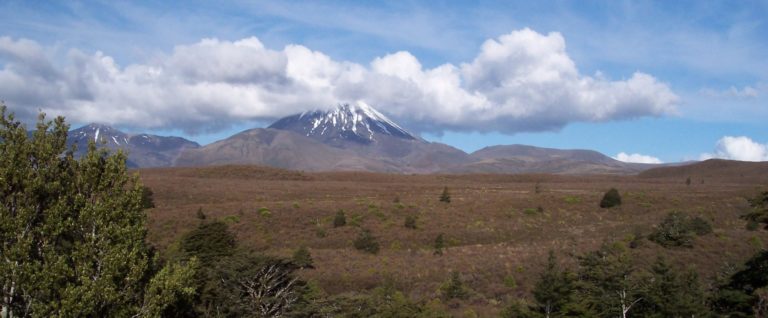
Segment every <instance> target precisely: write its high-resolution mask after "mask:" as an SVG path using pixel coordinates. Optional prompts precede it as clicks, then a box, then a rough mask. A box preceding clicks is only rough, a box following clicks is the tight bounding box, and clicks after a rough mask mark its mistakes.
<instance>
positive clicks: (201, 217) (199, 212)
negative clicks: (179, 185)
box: [196, 208, 206, 220]
mask: <svg viewBox="0 0 768 318" xmlns="http://www.w3.org/2000/svg"><path fill="white" fill-rule="evenodd" d="M196 216H197V218H198V219H199V220H205V218H206V216H205V213H203V208H197V213H196Z"/></svg>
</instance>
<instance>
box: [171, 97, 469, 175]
mask: <svg viewBox="0 0 768 318" xmlns="http://www.w3.org/2000/svg"><path fill="white" fill-rule="evenodd" d="M467 160H468V156H467V154H466V153H464V152H463V151H461V150H459V149H456V148H453V147H451V146H448V145H445V144H440V143H433V142H428V141H425V140H423V139H421V138H418V137H416V136H415V135H413V134H411V133H409V132H408V131H406V130H405V129H403V128H402V127H400V126H399V125H397V124H396V123H394V122H393V121H392V120H390V119H389V118H387V117H386V116H384V115H383V114H381V113H379V112H378V111H376V110H375V109H373V108H371V107H370V106H368V105H365V104H363V103H358V104H356V105H350V104H340V105H338V106H337V107H336V108H334V109H332V110H329V111H320V110H318V111H312V112H304V113H301V114H296V115H292V116H288V117H285V118H282V119H280V120H278V121H276V122H275V123H274V124H272V125H270V126H269V128H266V129H261V128H257V129H251V130H247V131H244V132H241V133H239V134H236V135H234V136H232V137H229V138H227V139H224V140H221V141H218V142H215V143H213V144H211V145H207V146H205V147H202V148H200V149H197V150H189V151H185V152H184V153H183V154H182V156H181V157H180V158H179V160H178V162H177V163H178V164H179V165H215V164H259V165H268V166H272V167H279V168H286V169H293V170H308V171H331V170H358V171H376V172H397V173H429V172H438V171H443V170H445V169H447V168H449V167H452V166H455V165H459V164H463V163H466V162H467Z"/></svg>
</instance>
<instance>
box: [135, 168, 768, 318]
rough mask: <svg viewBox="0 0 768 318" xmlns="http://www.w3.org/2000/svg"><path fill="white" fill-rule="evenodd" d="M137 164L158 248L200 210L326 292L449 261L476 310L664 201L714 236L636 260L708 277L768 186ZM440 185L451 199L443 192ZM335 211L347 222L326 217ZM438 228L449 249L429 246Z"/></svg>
mask: <svg viewBox="0 0 768 318" xmlns="http://www.w3.org/2000/svg"><path fill="white" fill-rule="evenodd" d="M139 173H140V174H141V177H142V180H143V182H144V183H145V184H146V185H147V186H149V187H150V188H151V189H152V190H153V192H154V202H155V208H154V209H151V210H149V217H150V241H151V242H152V243H153V244H155V245H156V246H157V247H159V249H160V250H161V251H165V253H172V252H174V251H176V250H178V248H179V247H178V245H179V243H178V242H179V240H180V238H181V237H182V236H183V235H184V233H186V232H188V231H189V230H191V229H193V228H195V227H196V226H197V225H198V224H200V222H201V220H200V219H199V218H198V217H197V211H198V210H200V209H202V211H205V215H206V216H207V218H208V219H209V220H221V221H223V222H225V223H228V224H229V225H230V229H231V230H232V231H233V232H234V233H235V234H236V236H237V240H238V242H239V244H240V246H244V247H248V248H252V249H254V250H258V251H263V252H266V253H269V254H272V255H276V256H283V257H290V256H291V255H292V254H293V252H294V251H295V250H296V249H298V248H300V247H306V248H308V250H309V251H310V252H311V255H312V263H313V265H314V269H304V270H301V275H302V276H303V277H304V278H306V279H307V280H309V281H310V282H314V283H315V284H317V285H318V286H319V287H320V288H322V289H323V290H324V291H325V292H327V293H330V294H338V293H344V292H350V291H359V290H366V289H370V288H373V287H375V286H377V285H380V284H381V283H382V282H383V281H385V280H386V281H389V282H392V283H394V284H395V285H396V287H398V289H401V290H404V291H406V292H407V293H408V296H410V297H412V298H414V299H425V300H430V299H439V298H440V296H441V286H442V284H443V283H444V282H445V281H446V280H448V279H450V278H451V275H452V274H451V273H452V272H457V273H459V274H460V276H461V279H462V281H463V283H464V286H465V287H466V288H467V290H469V291H471V292H470V294H469V296H468V297H467V298H466V299H462V300H452V301H454V302H456V301H458V302H461V304H462V307H461V309H456V310H458V311H457V313H460V312H463V310H464V309H466V308H472V309H473V310H474V311H475V312H476V313H477V314H479V315H480V316H489V315H491V314H493V313H497V312H499V311H500V310H501V309H502V308H503V306H504V305H505V304H506V303H508V299H510V298H514V297H518V296H527V295H530V294H529V292H530V290H531V289H532V286H533V284H534V282H535V280H536V279H537V277H538V274H539V272H540V270H541V269H542V268H543V267H544V266H543V265H544V264H545V262H546V260H547V253H548V251H549V250H554V251H555V253H556V254H559V255H562V256H567V255H579V254H583V253H584V252H587V251H590V250H593V249H595V248H597V247H598V246H600V244H601V243H602V242H604V241H607V240H618V241H624V242H626V243H627V244H629V243H630V242H634V243H633V244H635V243H636V241H637V240H636V236H637V234H642V235H648V234H650V233H651V232H652V231H653V230H654V228H655V227H656V226H657V225H658V224H659V223H660V222H662V220H663V219H664V218H665V217H666V216H667V215H668V213H669V212H671V211H681V212H685V213H687V214H688V215H690V216H692V217H701V218H703V219H705V220H707V221H709V222H710V223H711V225H712V228H713V233H712V234H710V235H705V236H700V237H696V238H695V239H694V240H693V242H692V247H693V248H690V249H688V248H686V249H665V248H664V247H662V246H659V245H658V244H653V243H649V242H646V243H645V244H637V245H636V246H638V247H637V248H636V249H633V253H636V255H637V257H636V259H637V260H639V261H640V262H641V264H640V266H650V264H651V262H652V261H653V260H654V259H656V255H665V256H667V258H668V259H671V260H674V262H676V263H678V265H686V266H688V265H691V266H694V267H695V268H696V269H697V270H698V271H699V273H700V274H701V277H702V278H704V279H706V280H711V279H712V278H713V277H716V276H717V275H716V274H717V273H718V272H719V271H720V270H722V269H723V268H724V267H726V266H727V265H729V264H730V265H732V264H740V263H743V262H744V261H745V260H746V259H748V258H749V257H750V256H752V255H753V254H754V253H755V252H756V251H757V250H758V249H759V248H762V247H765V242H768V232H766V231H747V230H746V229H745V221H744V220H742V219H740V218H739V216H740V215H742V214H744V213H745V212H746V211H747V210H748V209H749V206H748V203H747V201H746V200H745V197H750V196H752V195H754V193H755V191H756V189H759V188H760V187H763V188H764V187H765V186H766V185H768V178H765V177H759V176H758V177H755V175H756V174H755V173H752V174H748V175H746V176H745V177H743V178H741V177H739V175H721V174H717V173H701V174H690V176H691V177H692V178H693V184H691V185H690V186H686V183H685V179H686V177H688V175H689V173H688V171H685V172H680V173H679V175H673V176H672V177H666V175H665V174H663V173H659V172H651V173H648V174H645V175H643V177H635V176H553V175H477V174H475V175H393V174H373V173H360V172H337V173H301V172H291V171H283V170H279V169H271V168H260V167H252V166H224V167H207V168H173V169H144V170H140V171H139ZM701 180H704V181H705V182H704V183H702V182H700V181H701ZM445 187H447V188H449V189H450V194H451V203H450V204H444V203H441V202H439V196H440V194H441V192H442V191H443V189H444V188H445ZM608 188H617V189H618V190H619V191H620V192H621V196H622V205H621V206H618V207H615V208H613V209H601V208H600V207H599V205H598V203H599V202H600V200H601V198H602V196H603V194H604V192H605V189H608ZM340 209H342V210H344V211H345V214H346V226H342V227H336V228H334V226H333V220H334V217H335V215H336V213H337V211H339V210H340ZM409 216H414V217H416V218H417V219H418V227H417V228H416V229H412V228H406V227H404V226H403V220H404V219H405V218H406V217H409ZM362 229H368V230H370V231H371V234H372V235H373V236H375V237H376V240H377V242H378V243H379V244H380V250H379V252H378V254H375V255H374V254H368V253H361V252H358V251H356V250H355V247H354V244H353V242H354V241H355V239H356V238H357V236H358V235H359V233H360V232H361V231H362ZM441 233H444V241H445V245H446V249H445V251H444V253H443V255H435V253H434V242H435V238H436V237H437V236H438V235H439V234H441ZM562 259H563V260H566V261H572V259H573V258H569V257H562Z"/></svg>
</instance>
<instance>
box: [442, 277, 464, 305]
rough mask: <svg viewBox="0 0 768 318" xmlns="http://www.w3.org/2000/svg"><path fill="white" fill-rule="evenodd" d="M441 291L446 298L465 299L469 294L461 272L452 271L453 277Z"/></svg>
mask: <svg viewBox="0 0 768 318" xmlns="http://www.w3.org/2000/svg"><path fill="white" fill-rule="evenodd" d="M440 291H441V292H442V294H443V297H445V298H446V299H465V298H467V296H468V295H469V293H468V292H467V289H466V287H464V282H462V281H461V276H459V272H451V278H449V279H448V281H447V282H445V283H444V284H443V286H441V287H440Z"/></svg>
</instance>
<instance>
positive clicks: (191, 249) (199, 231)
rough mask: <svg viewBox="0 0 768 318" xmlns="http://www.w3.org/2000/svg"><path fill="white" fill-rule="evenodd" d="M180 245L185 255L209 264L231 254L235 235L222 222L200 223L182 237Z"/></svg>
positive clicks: (233, 248)
mask: <svg viewBox="0 0 768 318" xmlns="http://www.w3.org/2000/svg"><path fill="white" fill-rule="evenodd" d="M180 247H181V251H182V252H184V253H185V254H186V255H187V256H189V257H192V256H195V257H197V258H199V259H200V260H201V261H203V264H209V263H210V262H212V261H214V260H216V259H218V258H221V257H224V256H229V255H232V253H233V252H234V250H235V235H234V234H232V232H230V231H229V227H228V226H227V224H225V223H224V222H221V221H215V222H211V223H202V224H200V225H198V226H197V228H196V229H194V230H192V231H190V232H189V233H187V234H185V235H184V236H183V237H182V239H181V246H180Z"/></svg>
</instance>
